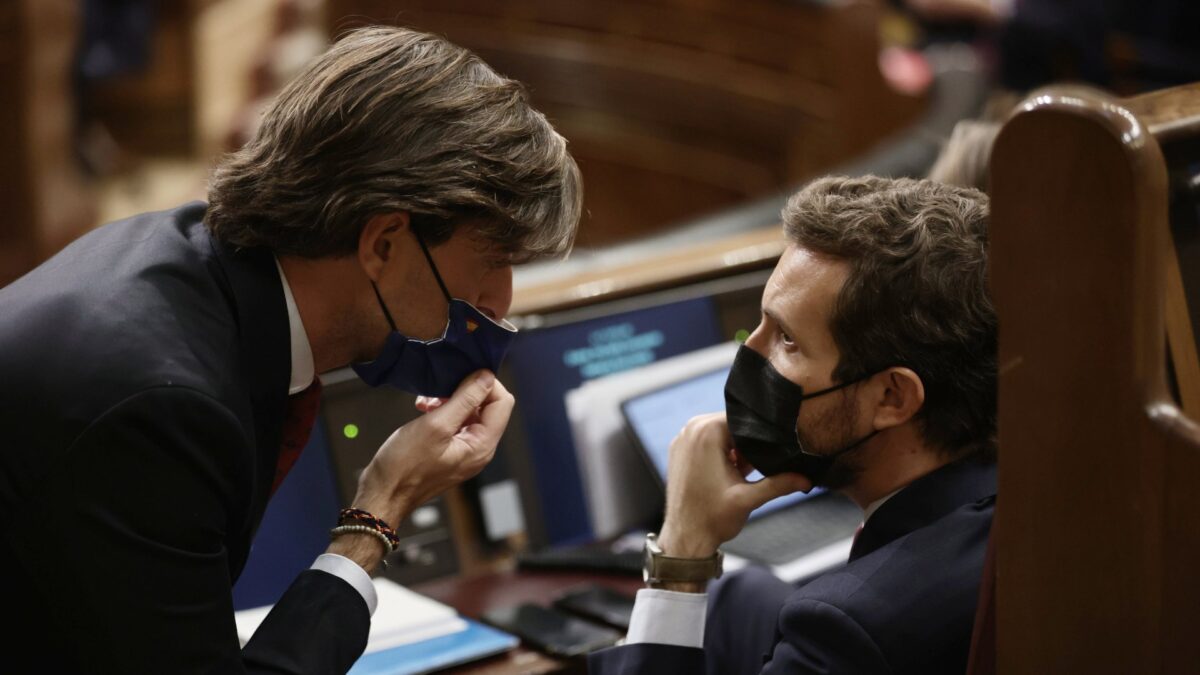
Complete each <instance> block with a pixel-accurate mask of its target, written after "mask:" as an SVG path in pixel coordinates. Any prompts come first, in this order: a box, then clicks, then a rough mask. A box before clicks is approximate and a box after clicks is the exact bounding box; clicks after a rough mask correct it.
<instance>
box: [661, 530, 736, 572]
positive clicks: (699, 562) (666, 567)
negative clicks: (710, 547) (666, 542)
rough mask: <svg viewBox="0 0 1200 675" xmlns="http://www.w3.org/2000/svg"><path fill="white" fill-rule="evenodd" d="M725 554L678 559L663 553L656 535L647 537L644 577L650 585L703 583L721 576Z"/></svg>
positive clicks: (719, 552) (718, 553)
mask: <svg viewBox="0 0 1200 675" xmlns="http://www.w3.org/2000/svg"><path fill="white" fill-rule="evenodd" d="M724 558H725V556H724V554H723V553H722V552H721V551H719V550H718V551H717V552H716V553H715V554H713V555H711V556H709V557H707V558H676V557H672V556H668V555H664V554H663V553H662V549H661V548H659V546H658V542H657V539H656V535H655V534H654V533H653V532H651V533H649V534H647V535H646V560H645V568H644V570H643V577H644V578H645V580H646V581H647V582H649V583H661V582H701V581H708V580H709V579H716V578H718V577H720V576H721V572H722V568H723V567H724V565H723V563H724Z"/></svg>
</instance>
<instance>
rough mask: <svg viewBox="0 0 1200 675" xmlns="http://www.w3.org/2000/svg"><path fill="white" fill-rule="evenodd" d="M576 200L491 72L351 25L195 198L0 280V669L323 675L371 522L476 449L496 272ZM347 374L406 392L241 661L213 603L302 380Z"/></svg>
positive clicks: (416, 41) (440, 484)
mask: <svg viewBox="0 0 1200 675" xmlns="http://www.w3.org/2000/svg"><path fill="white" fill-rule="evenodd" d="M580 199H581V193H580V183H579V173H578V169H577V168H576V166H575V163H574V161H573V160H572V159H571V156H570V155H569V154H568V152H567V148H566V142H565V141H564V139H563V138H562V137H561V136H560V135H559V134H557V133H556V132H555V131H554V129H553V128H552V127H551V125H550V124H549V123H548V122H547V120H546V118H545V117H544V116H543V115H542V114H541V113H539V112H537V111H536V110H534V109H533V108H532V107H530V105H529V102H528V100H527V98H526V94H525V92H524V90H523V89H522V87H521V86H520V85H519V84H518V83H516V82H514V81H512V80H509V79H506V78H504V77H502V76H500V75H498V74H496V73H495V72H494V71H493V70H492V69H491V68H489V67H488V66H487V65H486V64H485V63H483V62H482V61H481V60H480V59H479V58H478V57H476V56H475V55H473V54H471V53H470V52H468V51H466V50H464V49H462V48H460V47H457V46H455V45H452V44H450V43H449V42H446V41H445V40H443V39H441V38H438V37H435V36H431V35H426V34H423V33H418V32H415V31H410V30H404V29H395V28H369V29H363V30H359V31H355V32H352V33H350V34H348V35H347V36H345V37H344V38H343V39H342V40H340V41H339V42H337V43H336V44H335V45H334V46H333V47H331V48H330V49H329V51H328V52H326V53H325V54H324V55H323V56H321V57H319V58H318V59H316V60H315V61H314V62H313V63H312V64H310V65H309V66H308V67H307V68H306V69H305V71H304V72H303V73H302V74H301V75H300V76H299V77H298V78H297V79H296V80H295V81H293V82H292V83H291V84H289V85H288V86H287V87H286V88H285V89H284V90H283V92H282V93H281V94H280V95H279V96H278V98H277V99H276V100H275V102H274V103H273V104H272V105H271V106H270V108H269V109H268V110H267V112H266V113H265V116H264V118H263V121H262V125H261V128H260V129H259V131H258V132H257V135H256V136H255V137H254V138H253V139H252V140H251V141H250V142H249V143H248V144H247V145H246V146H245V147H243V148H242V149H241V150H239V151H237V152H235V153H233V154H232V155H231V156H229V157H227V158H226V159H225V160H224V162H223V163H222V164H221V165H220V166H219V167H218V168H217V169H216V171H215V173H214V175H213V178H212V182H211V185H210V190H209V198H208V203H207V204H205V203H193V204H188V205H185V206H182V207H180V208H177V209H174V210H171V211H164V212H160V213H147V214H143V215H139V216H135V217H133V218H130V219H127V220H124V221H120V222H116V223H111V224H109V225H105V226H103V227H101V228H99V229H97V230H96V231H94V232H92V233H89V234H88V235H86V236H84V237H82V238H80V239H79V240H78V241H76V242H74V243H73V244H71V245H70V246H68V247H67V248H66V249H64V250H63V251H62V252H61V253H59V254H58V255H56V256H55V257H54V258H52V259H50V260H49V261H47V262H46V263H45V264H43V265H41V266H40V267H38V268H37V269H35V270H34V271H32V272H31V273H29V274H28V275H26V276H25V277H23V278H21V279H19V280H17V281H16V282H14V283H13V284H11V285H10V286H8V287H7V288H4V289H0V317H3V321H0V381H2V382H4V385H5V386H4V388H3V391H2V392H0V432H2V433H3V438H4V441H3V443H4V451H3V453H0V514H2V515H3V534H4V536H3V537H2V538H0V569H2V570H3V572H2V573H0V574H2V576H3V578H4V579H5V580H6V581H8V584H9V590H8V591H6V593H5V604H6V605H7V607H8V610H9V612H10V616H11V618H13V619H14V622H12V626H10V628H9V629H7V630H6V631H5V643H6V644H8V645H9V646H10V647H11V648H10V649H6V650H5V663H6V666H9V667H14V668H15V669H16V670H21V672H26V671H24V670H22V669H21V668H19V667H15V666H14V664H15V663H18V662H19V661H20V660H21V658H22V656H23V655H24V656H27V657H28V658H30V659H33V660H34V661H35V663H36V666H37V670H38V671H39V672H105V673H169V672H188V673H198V672H223V673H225V672H228V673H233V672H289V673H300V672H305V673H310V672H311V673H318V672H320V673H334V672H345V671H346V670H347V669H348V668H349V667H350V665H351V664H352V663H353V662H354V661H355V660H356V659H357V658H358V656H359V655H360V654H361V653H362V651H363V649H364V647H365V645H366V638H367V632H368V628H369V625H370V614H371V612H372V611H373V609H374V603H375V597H374V587H373V586H372V584H371V582H370V578H369V576H368V573H369V572H370V571H372V570H373V569H374V568H375V567H376V566H377V565H378V564H379V562H380V560H381V559H382V558H383V556H384V554H385V552H387V551H389V550H390V549H391V547H392V545H393V538H394V532H392V530H391V527H392V526H395V525H397V524H398V523H399V522H400V521H401V520H402V519H403V518H404V517H405V516H406V515H407V514H408V513H409V512H410V511H411V510H412V509H414V508H415V507H417V506H418V505H420V504H421V503H422V502H424V501H426V500H428V499H430V498H432V497H433V496H434V495H436V494H438V493H440V492H442V491H443V490H445V489H446V488H448V487H450V486H452V485H454V484H456V483H458V482H460V481H462V480H464V479H466V478H468V477H470V476H472V475H474V474H475V473H476V472H478V471H479V470H480V469H481V468H482V467H483V466H484V465H485V464H486V463H487V461H488V460H489V459H490V458H491V456H492V453H493V452H494V450H495V447H496V443H497V441H498V439H499V436H500V434H501V432H502V431H503V430H504V427H505V425H506V424H507V422H508V418H509V413H510V411H511V409H512V406H513V398H512V396H511V395H510V394H509V393H508V392H507V391H506V390H505V388H504V387H503V385H501V384H500V383H499V382H497V381H496V380H495V377H494V375H493V372H494V370H495V368H496V366H497V365H498V363H499V360H500V358H502V357H503V354H504V350H505V348H506V346H507V344H508V340H509V339H511V333H512V329H511V326H508V325H506V324H505V323H504V321H503V318H504V315H505V313H506V312H507V311H508V308H509V304H510V302H511V295H512V270H511V267H512V265H513V264H514V263H517V262H521V261H524V260H528V259H531V258H536V257H540V256H548V255H557V254H561V253H563V252H565V251H567V250H568V249H569V248H570V246H571V244H572V242H573V238H574V234H575V229H576V227H577V224H578V220H579V213H580ZM346 365H354V366H355V368H356V370H358V372H359V374H360V375H361V376H362V377H363V379H364V380H366V381H367V382H368V384H371V385H392V386H396V387H400V388H402V389H405V390H408V391H411V392H414V393H417V394H420V395H424V396H427V397H433V398H426V399H419V407H421V408H422V409H423V410H425V411H426V412H427V414H425V415H424V416H422V417H420V418H418V419H417V420H415V421H413V422H410V423H409V424H407V425H405V426H403V427H401V428H400V429H398V430H397V431H396V432H395V433H394V434H393V435H392V436H391V437H390V438H389V439H388V440H387V441H386V442H385V443H384V444H383V446H382V447H380V448H379V450H378V452H377V454H376V455H375V457H374V458H373V460H372V461H371V463H370V464H369V465H368V466H367V468H366V469H365V471H364V472H363V474H362V476H361V478H360V480H359V485H358V493H357V496H356V497H355V499H354V501H353V503H352V504H351V505H350V506H352V507H354V510H350V511H346V512H344V513H343V515H342V521H341V522H340V526H339V527H337V528H336V529H335V530H334V534H335V535H336V536H335V539H334V540H333V541H332V543H331V545H330V547H329V549H328V552H327V553H326V554H325V555H322V556H320V557H319V558H318V559H317V560H316V561H315V562H314V564H313V568H312V569H310V570H307V571H305V572H304V573H302V574H301V575H300V576H299V577H298V578H297V579H296V580H295V582H294V583H293V585H292V586H291V587H290V588H289V589H288V591H287V592H286V593H285V594H284V595H283V597H282V598H281V599H280V601H279V602H278V603H277V604H276V606H275V609H274V610H273V611H272V612H271V614H270V615H269V616H268V617H267V618H266V620H265V621H264V622H263V624H262V625H261V627H260V628H259V630H258V631H257V633H256V634H255V635H254V637H253V639H251V640H250V642H249V644H247V645H246V647H245V648H244V649H242V648H241V647H240V646H239V643H238V638H237V634H236V631H235V627H234V619H233V607H232V598H231V586H232V584H233V582H234V581H235V580H236V579H237V578H238V575H239V573H240V572H241V570H242V567H243V565H244V564H245V562H246V557H247V555H248V553H249V549H250V542H251V539H252V538H253V535H254V532H255V530H256V528H257V527H258V524H259V522H260V520H261V518H262V515H263V511H264V509H265V508H266V504H267V500H268V499H269V497H270V495H271V493H272V492H273V491H274V489H275V487H277V486H278V484H279V482H280V481H281V480H282V479H283V476H284V475H286V473H287V470H288V469H289V468H290V466H291V462H292V461H294V460H295V453H296V452H297V451H298V450H299V448H301V447H303V445H304V439H305V438H306V437H307V434H308V432H309V430H310V429H311V426H312V421H313V414H314V412H315V402H316V400H317V394H318V392H319V387H320V383H319V381H318V380H316V379H315V373H321V372H325V371H328V370H332V369H335V368H340V367H343V366H346ZM330 521H331V525H333V524H334V523H336V522H338V514H330ZM389 524H390V525H389ZM29 672H32V671H29Z"/></svg>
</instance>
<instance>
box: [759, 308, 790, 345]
mask: <svg viewBox="0 0 1200 675" xmlns="http://www.w3.org/2000/svg"><path fill="white" fill-rule="evenodd" d="M761 309H762V313H763V314H765V315H767V316H768V317H769V318H770V319H771V320H772V321H774V322H775V323H777V324H779V325H780V326H782V327H783V332H785V333H787V334H788V335H790V336H791V338H792V340H793V341H799V336H797V335H796V331H794V330H792V327H791V326H789V325H788V324H787V322H786V321H784V320H783V319H782V318H781V317H780V316H779V315H778V314H776V313H775V312H773V311H771V310H769V309H767V308H766V307H762V308H761Z"/></svg>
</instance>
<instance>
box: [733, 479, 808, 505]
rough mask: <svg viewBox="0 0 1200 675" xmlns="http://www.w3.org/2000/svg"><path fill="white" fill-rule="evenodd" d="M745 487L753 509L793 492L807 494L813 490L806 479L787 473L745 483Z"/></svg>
mask: <svg viewBox="0 0 1200 675" xmlns="http://www.w3.org/2000/svg"><path fill="white" fill-rule="evenodd" d="M745 487H746V493H747V495H748V499H749V500H750V501H751V502H752V503H753V508H758V507H760V506H762V505H763V504H766V503H767V502H769V501H771V500H772V499H775V498H776V497H782V496H784V495H787V494H791V493H793V492H808V491H809V490H811V489H812V488H813V484H812V481H811V480H809V479H808V477H806V476H804V475H802V474H798V473H792V472H789V473H777V474H775V475H774V476H767V477H766V478H763V479H762V480H760V481H758V482H755V483H746V484H745Z"/></svg>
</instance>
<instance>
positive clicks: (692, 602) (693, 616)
mask: <svg viewBox="0 0 1200 675" xmlns="http://www.w3.org/2000/svg"><path fill="white" fill-rule="evenodd" d="M707 610H708V595H707V594H706V593H679V592H676V591H664V590H661V589H658V588H643V589H641V590H640V591H638V592H637V600H636V601H634V603H633V616H632V617H630V619H629V633H628V634H627V635H626V636H625V644H627V645H634V644H638V643H641V642H651V643H654V644H660V645H674V646H676V647H695V648H697V649H702V648H703V647H704V619H705V616H706V613H707Z"/></svg>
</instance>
